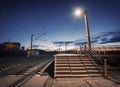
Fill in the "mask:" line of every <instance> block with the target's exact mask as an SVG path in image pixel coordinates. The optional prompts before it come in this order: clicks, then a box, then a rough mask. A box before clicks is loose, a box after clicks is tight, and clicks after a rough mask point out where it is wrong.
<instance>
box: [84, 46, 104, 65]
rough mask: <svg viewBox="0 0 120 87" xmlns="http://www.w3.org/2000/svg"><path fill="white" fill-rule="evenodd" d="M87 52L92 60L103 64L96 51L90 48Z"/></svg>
mask: <svg viewBox="0 0 120 87" xmlns="http://www.w3.org/2000/svg"><path fill="white" fill-rule="evenodd" d="M85 52H86V54H88V55H89V56H90V58H92V59H94V60H95V61H96V62H99V64H103V60H102V58H101V57H100V56H99V55H98V54H97V52H96V51H95V50H92V49H90V48H88V50H86V51H85ZM91 56H94V57H91Z"/></svg>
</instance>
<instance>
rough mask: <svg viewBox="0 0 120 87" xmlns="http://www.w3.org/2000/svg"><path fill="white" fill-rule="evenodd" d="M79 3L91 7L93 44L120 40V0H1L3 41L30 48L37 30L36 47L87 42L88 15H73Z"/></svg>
mask: <svg viewBox="0 0 120 87" xmlns="http://www.w3.org/2000/svg"><path fill="white" fill-rule="evenodd" d="M75 7H81V8H82V9H87V10H88V21H89V28H90V34H91V42H92V44H107V45H119V44H120V1H119V0H0V43H3V42H7V41H12V42H20V43H21V46H25V47H26V48H29V47H30V38H31V34H33V38H34V41H33V45H34V48H45V47H47V48H49V49H52V48H55V47H56V46H57V45H63V44H64V42H66V43H67V44H70V45H80V44H83V43H85V42H86V39H87V38H86V31H85V23H84V17H83V16H82V15H81V17H80V18H75V17H73V15H72V12H73V9H74V8H75Z"/></svg>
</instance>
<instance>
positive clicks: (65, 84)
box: [53, 77, 120, 87]
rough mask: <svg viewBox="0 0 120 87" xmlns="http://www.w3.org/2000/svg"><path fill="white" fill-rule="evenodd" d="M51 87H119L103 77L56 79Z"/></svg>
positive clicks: (119, 86)
mask: <svg viewBox="0 0 120 87" xmlns="http://www.w3.org/2000/svg"><path fill="white" fill-rule="evenodd" d="M53 87H120V85H118V84H116V83H114V82H112V81H110V80H107V79H104V78H103V77H94V78H58V79H56V80H55V81H54V85H53Z"/></svg>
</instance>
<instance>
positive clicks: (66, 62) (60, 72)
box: [54, 54, 102, 78]
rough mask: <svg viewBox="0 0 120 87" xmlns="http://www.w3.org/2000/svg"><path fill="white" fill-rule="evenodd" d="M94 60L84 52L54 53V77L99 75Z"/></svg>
mask: <svg viewBox="0 0 120 87" xmlns="http://www.w3.org/2000/svg"><path fill="white" fill-rule="evenodd" d="M100 76H102V75H101V74H100V72H99V71H98V69H97V67H96V65H95V64H94V61H93V60H91V59H89V58H88V57H87V56H86V55H85V54H58V55H55V63H54V78H59V77H100Z"/></svg>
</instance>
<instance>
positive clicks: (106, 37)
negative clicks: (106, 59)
mask: <svg viewBox="0 0 120 87" xmlns="http://www.w3.org/2000/svg"><path fill="white" fill-rule="evenodd" d="M92 41H96V43H98V44H105V43H115V42H120V30H119V29H117V30H115V31H110V32H102V33H100V34H98V35H97V36H96V37H93V38H92Z"/></svg>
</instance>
